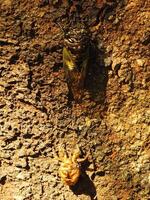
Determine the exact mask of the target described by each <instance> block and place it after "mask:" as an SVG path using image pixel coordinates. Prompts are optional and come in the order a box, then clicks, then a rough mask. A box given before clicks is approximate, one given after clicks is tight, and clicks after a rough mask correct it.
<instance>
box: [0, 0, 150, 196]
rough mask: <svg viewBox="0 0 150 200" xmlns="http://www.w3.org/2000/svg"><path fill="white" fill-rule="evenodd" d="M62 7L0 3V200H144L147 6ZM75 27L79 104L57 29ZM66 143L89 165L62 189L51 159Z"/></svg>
mask: <svg viewBox="0 0 150 200" xmlns="http://www.w3.org/2000/svg"><path fill="white" fill-rule="evenodd" d="M69 2H70V3H69ZM71 2H72V1H67V0H66V1H59V0H58V1H46V0H42V1H41V0H30V1H29V0H13V1H12V0H0V146H1V149H0V158H1V160H0V199H1V200H63V199H66V200H75V199H80V200H81V199H83V200H90V199H93V200H94V199H98V200H119V199H121V200H127V199H128V200H129V199H130V200H133V199H134V200H140V199H142V200H148V199H149V196H150V178H149V170H150V152H149V146H150V145H149V139H150V134H149V133H150V129H149V127H148V124H149V122H150V110H149V109H148V107H149V104H150V102H149V99H150V98H149V90H148V89H149V71H148V67H149V64H150V62H149V58H150V51H149V42H150V28H149V22H150V2H149V0H135V1H132V0H120V1H119V0H114V1H107V0H97V1H94V0H93V1H87V0H85V1H73V3H71ZM77 21H78V22H79V21H80V22H81V23H86V24H87V26H89V28H90V30H91V32H92V38H91V41H92V43H93V46H94V49H93V51H92V53H91V61H90V66H89V72H88V74H87V78H86V90H85V92H84V95H83V99H82V102H80V103H77V102H75V101H73V100H71V99H70V97H69V96H68V87H67V84H66V81H65V78H64V69H63V67H62V64H63V63H62V48H63V35H62V31H61V30H60V27H59V25H58V23H59V24H60V25H61V26H62V27H63V28H65V27H67V25H68V24H69V23H70V26H72V24H73V23H76V22H77ZM74 142H76V143H77V144H78V145H79V146H80V148H81V149H82V151H83V152H82V154H83V156H84V155H85V154H86V153H87V152H89V149H90V156H89V161H87V162H85V163H83V164H82V166H81V168H82V171H83V172H82V174H81V177H80V179H79V181H78V183H77V184H76V185H75V186H74V187H73V188H69V187H68V186H66V185H64V184H63V183H62V182H61V181H60V177H59V176H58V169H59V166H60V163H59V162H58V160H57V157H56V156H55V154H56V153H57V152H58V150H59V149H60V145H61V144H66V146H67V151H73V143H74ZM88 167H90V168H92V170H90V171H88V170H87V168H88Z"/></svg>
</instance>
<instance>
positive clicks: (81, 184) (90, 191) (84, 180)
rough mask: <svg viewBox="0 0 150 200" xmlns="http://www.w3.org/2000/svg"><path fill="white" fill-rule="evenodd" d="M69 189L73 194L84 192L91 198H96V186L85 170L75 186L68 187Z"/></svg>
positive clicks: (93, 199)
mask: <svg viewBox="0 0 150 200" xmlns="http://www.w3.org/2000/svg"><path fill="white" fill-rule="evenodd" d="M70 189H71V190H72V192H73V193H74V194H75V195H81V194H85V195H87V196H90V198H91V200H97V197H96V188H95V186H94V183H93V182H92V180H91V179H90V178H89V176H88V175H87V174H86V172H84V173H82V175H81V176H80V178H79V181H78V183H77V184H76V185H75V186H72V187H70Z"/></svg>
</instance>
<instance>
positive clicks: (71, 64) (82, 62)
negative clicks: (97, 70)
mask: <svg viewBox="0 0 150 200" xmlns="http://www.w3.org/2000/svg"><path fill="white" fill-rule="evenodd" d="M89 48H90V33H89V30H88V29H86V27H85V26H83V25H77V26H75V27H73V28H72V27H71V28H70V30H68V32H67V33H66V34H65V38H64V47H63V66H64V70H65V76H66V81H67V84H68V89H69V92H70V93H71V95H72V96H73V98H74V99H75V100H76V101H78V100H80V99H81V97H82V93H83V89H84V83H85V78H86V72H87V66H88V60H89Z"/></svg>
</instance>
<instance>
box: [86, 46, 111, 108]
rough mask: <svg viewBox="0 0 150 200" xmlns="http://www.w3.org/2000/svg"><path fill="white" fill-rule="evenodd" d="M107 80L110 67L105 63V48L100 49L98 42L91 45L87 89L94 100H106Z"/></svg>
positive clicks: (99, 101)
mask: <svg viewBox="0 0 150 200" xmlns="http://www.w3.org/2000/svg"><path fill="white" fill-rule="evenodd" d="M107 82H108V69H107V68H106V67H105V65H104V50H103V49H102V50H99V49H98V48H97V44H94V45H91V50H90V61H89V66H88V72H87V77H86V90H87V91H88V92H89V93H90V97H91V99H92V100H94V101H95V102H98V103H100V104H103V103H104V102H105V99H106V87H107Z"/></svg>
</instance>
